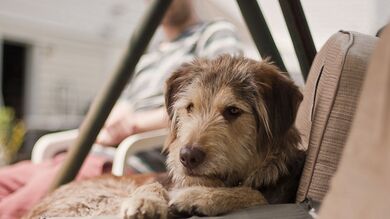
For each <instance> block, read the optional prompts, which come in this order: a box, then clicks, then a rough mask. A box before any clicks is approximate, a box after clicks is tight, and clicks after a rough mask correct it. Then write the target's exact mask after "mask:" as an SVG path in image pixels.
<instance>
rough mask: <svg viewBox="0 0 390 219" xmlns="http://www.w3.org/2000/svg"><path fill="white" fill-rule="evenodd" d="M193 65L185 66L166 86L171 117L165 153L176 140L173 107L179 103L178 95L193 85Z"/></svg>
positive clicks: (166, 98)
mask: <svg viewBox="0 0 390 219" xmlns="http://www.w3.org/2000/svg"><path fill="white" fill-rule="evenodd" d="M191 66H192V64H187V63H186V64H183V65H182V66H180V67H179V68H178V69H177V70H176V71H175V72H173V73H172V75H171V76H170V77H169V78H168V80H167V81H166V84H165V107H166V110H167V113H168V116H169V122H170V127H171V128H170V133H169V135H168V137H167V139H166V141H165V144H164V148H163V152H167V149H168V146H169V145H170V144H171V143H172V142H173V141H174V140H175V139H176V132H177V121H176V118H175V112H174V110H173V105H174V103H175V102H176V101H177V98H178V96H177V94H178V93H180V91H181V90H182V89H183V88H185V87H186V86H187V85H188V84H190V83H191V81H192V78H193V74H191Z"/></svg>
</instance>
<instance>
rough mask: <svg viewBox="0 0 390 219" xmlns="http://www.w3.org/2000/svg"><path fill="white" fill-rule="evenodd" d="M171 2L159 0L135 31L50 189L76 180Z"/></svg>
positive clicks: (156, 0)
mask: <svg viewBox="0 0 390 219" xmlns="http://www.w3.org/2000/svg"><path fill="white" fill-rule="evenodd" d="M171 2H172V0H155V1H153V2H152V3H151V6H150V8H149V9H148V10H147V11H146V13H145V15H144V17H143V19H142V21H141V24H140V25H139V26H138V28H136V29H135V30H134V32H133V35H132V37H131V39H130V42H129V45H128V48H127V52H126V55H125V56H124V57H123V60H122V62H121V63H120V65H119V67H118V69H117V70H116V71H115V72H114V74H113V75H112V77H111V78H110V80H109V81H108V82H107V84H106V86H105V87H104V88H103V90H102V91H101V92H100V93H99V94H98V96H97V97H96V99H95V100H94V101H93V104H92V106H91V108H90V109H89V111H88V113H87V115H86V118H85V120H84V121H83V124H82V125H81V127H80V134H79V136H78V138H77V140H76V142H75V143H74V145H72V147H71V148H70V151H69V152H68V155H67V158H66V160H65V163H64V164H63V166H62V167H61V170H60V173H59V174H58V175H57V177H56V178H55V180H54V182H53V184H52V186H51V188H50V190H54V189H55V188H57V187H59V186H60V185H62V184H65V183H68V182H70V181H72V180H73V179H74V178H75V177H76V175H77V173H78V171H79V169H80V167H81V165H82V164H83V162H84V160H85V158H86V156H87V155H88V153H89V151H90V150H91V147H92V145H93V143H94V142H95V140H96V137H97V135H98V134H99V131H100V129H101V128H102V127H103V125H104V122H105V121H106V119H107V117H108V115H109V113H110V111H111V109H112V107H113V106H114V104H115V102H116V100H117V99H118V98H119V96H120V94H121V92H122V90H123V89H124V88H125V86H126V84H127V82H128V81H129V79H131V77H132V76H133V73H134V69H135V66H136V65H137V63H138V61H139V59H140V58H141V56H142V54H143V53H144V51H145V49H146V47H147V46H148V44H149V41H150V39H151V38H152V36H153V34H154V32H155V31H156V29H157V27H158V25H159V24H160V21H161V20H162V18H163V16H164V14H165V12H166V10H167V9H168V7H169V5H170V4H171Z"/></svg>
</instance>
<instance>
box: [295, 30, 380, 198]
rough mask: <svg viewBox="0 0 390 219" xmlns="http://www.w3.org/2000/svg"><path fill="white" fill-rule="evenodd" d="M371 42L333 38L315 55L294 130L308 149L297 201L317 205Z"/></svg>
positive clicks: (344, 35)
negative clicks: (299, 132) (299, 134)
mask: <svg viewBox="0 0 390 219" xmlns="http://www.w3.org/2000/svg"><path fill="white" fill-rule="evenodd" d="M376 41H377V38H376V37H372V36H367V35H363V34H359V33H356V32H344V31H340V32H338V33H336V34H334V35H333V36H332V37H331V38H330V39H329V40H328V41H327V42H326V44H325V45H324V46H323V48H322V49H321V50H320V51H319V53H318V54H317V56H316V58H315V60H314V62H313V65H312V68H311V70H310V73H309V77H308V80H307V83H306V86H305V90H304V100H303V102H302V104H301V106H300V109H299V111H298V115H297V119H296V125H297V127H298V129H299V130H300V131H301V133H302V137H303V142H302V147H304V148H307V149H308V155H307V159H306V163H305V167H304V170H303V173H302V178H301V183H300V186H299V189H298V193H297V201H298V202H300V201H303V200H304V199H305V198H306V197H310V198H312V199H313V200H315V201H322V199H323V197H324V195H325V193H326V192H327V191H328V187H329V181H330V178H331V176H332V175H333V174H334V172H335V171H336V169H337V165H338V162H339V159H340V156H341V153H342V150H343V146H344V145H345V142H346V138H347V135H348V133H349V130H350V126H351V122H352V119H353V115H354V112H355V108H356V103H357V100H358V97H359V93H360V89H361V85H362V81H363V79H364V75H365V74H364V73H365V71H366V68H367V62H368V60H369V56H370V55H371V53H372V50H373V47H374V45H375V42H376Z"/></svg>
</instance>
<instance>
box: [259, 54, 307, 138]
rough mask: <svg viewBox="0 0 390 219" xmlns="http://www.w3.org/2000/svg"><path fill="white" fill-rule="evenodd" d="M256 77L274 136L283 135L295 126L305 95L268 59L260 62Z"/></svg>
mask: <svg viewBox="0 0 390 219" xmlns="http://www.w3.org/2000/svg"><path fill="white" fill-rule="evenodd" d="M255 79H256V83H257V86H258V87H259V92H260V93H261V94H262V96H263V98H264V101H265V105H266V108H267V113H268V121H269V126H270V127H269V128H270V131H271V134H272V137H274V138H275V137H282V136H284V134H285V133H286V132H287V131H288V130H289V129H290V128H291V127H292V126H293V124H294V121H295V117H296V114H297V111H298V107H299V104H300V103H301V101H302V99H303V95H302V93H301V92H300V91H299V88H298V87H297V86H296V85H295V84H294V83H293V82H292V81H291V80H290V79H288V78H287V77H286V76H284V75H283V74H282V73H281V71H280V70H279V69H278V68H277V67H276V66H275V65H273V64H272V63H270V62H268V61H267V60H266V61H263V62H261V63H260V64H258V66H257V70H256V72H255Z"/></svg>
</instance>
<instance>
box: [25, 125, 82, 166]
mask: <svg viewBox="0 0 390 219" xmlns="http://www.w3.org/2000/svg"><path fill="white" fill-rule="evenodd" d="M77 135H78V130H77V129H73V130H69V131H63V132H56V133H51V134H47V135H44V136H42V137H40V138H39V139H38V141H37V142H36V143H35V145H34V147H33V150H32V154H31V161H32V162H33V163H40V162H42V161H43V160H45V159H48V158H51V157H53V156H54V155H55V154H57V153H58V152H61V151H64V150H66V149H67V148H68V147H69V146H70V145H71V143H72V142H73V141H74V140H75V139H76V138H77Z"/></svg>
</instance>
